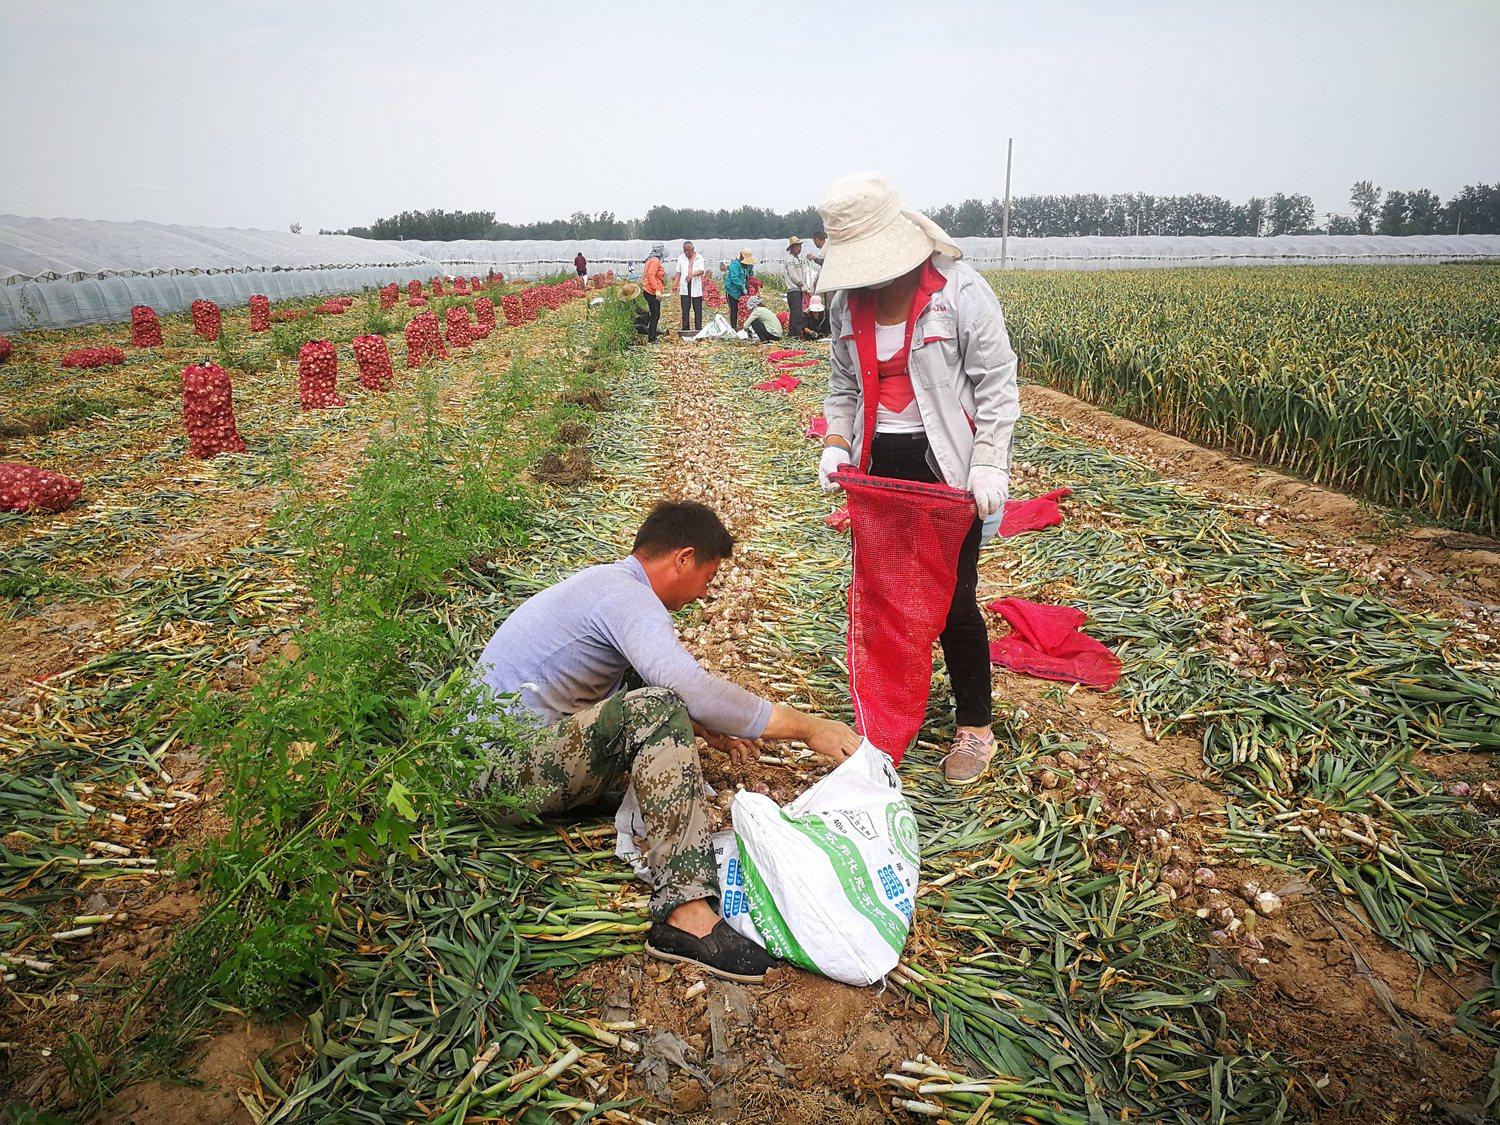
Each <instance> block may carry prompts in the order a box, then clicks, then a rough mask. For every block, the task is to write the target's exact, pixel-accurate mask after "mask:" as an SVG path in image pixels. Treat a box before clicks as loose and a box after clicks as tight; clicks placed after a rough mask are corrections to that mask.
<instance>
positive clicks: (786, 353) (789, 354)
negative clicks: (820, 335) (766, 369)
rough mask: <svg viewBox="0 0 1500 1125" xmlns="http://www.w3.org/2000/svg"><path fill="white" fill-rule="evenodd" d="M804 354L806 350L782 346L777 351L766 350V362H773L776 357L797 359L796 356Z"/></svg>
mask: <svg viewBox="0 0 1500 1125" xmlns="http://www.w3.org/2000/svg"><path fill="white" fill-rule="evenodd" d="M806 354H807V352H806V351H803V350H802V349H800V348H794V349H786V348H783V349H782V350H781V351H779V352H767V353H766V362H767V363H775V362H776V361H777V360H778V359H797V358H798V357H800V356H804V355H806Z"/></svg>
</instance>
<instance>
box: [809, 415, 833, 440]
mask: <svg viewBox="0 0 1500 1125" xmlns="http://www.w3.org/2000/svg"><path fill="white" fill-rule="evenodd" d="M807 436H808V438H809V440H812V441H816V440H817V439H818V438H820V437H827V436H828V419H827V418H813V419H811V420H810V421H809V422H808V423H807Z"/></svg>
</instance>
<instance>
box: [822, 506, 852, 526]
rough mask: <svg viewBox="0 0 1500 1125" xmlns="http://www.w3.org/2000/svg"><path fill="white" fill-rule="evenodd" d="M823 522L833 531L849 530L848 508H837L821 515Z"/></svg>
mask: <svg viewBox="0 0 1500 1125" xmlns="http://www.w3.org/2000/svg"><path fill="white" fill-rule="evenodd" d="M823 522H824V523H825V524H827V525H828V526H829V527H831V528H833V530H834V531H848V530H849V509H848V508H847V507H844V508H837V509H835V510H834V511H832V512H829V513H828V514H827V515H826V516H824V517H823Z"/></svg>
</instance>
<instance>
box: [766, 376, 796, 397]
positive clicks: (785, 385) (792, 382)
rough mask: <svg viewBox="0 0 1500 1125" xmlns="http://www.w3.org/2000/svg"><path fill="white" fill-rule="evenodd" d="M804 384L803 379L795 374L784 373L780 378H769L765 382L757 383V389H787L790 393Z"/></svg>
mask: <svg viewBox="0 0 1500 1125" xmlns="http://www.w3.org/2000/svg"><path fill="white" fill-rule="evenodd" d="M801 385H802V380H801V379H799V378H797V376H795V375H783V376H781V377H780V378H779V379H767V380H766V381H765V382H764V383H756V384H755V389H756V390H757V391H785V392H788V393H790V392H791V391H795V390H796V389H797V388H798V387H799V386H801Z"/></svg>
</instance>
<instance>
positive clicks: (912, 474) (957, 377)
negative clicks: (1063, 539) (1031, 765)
mask: <svg viewBox="0 0 1500 1125" xmlns="http://www.w3.org/2000/svg"><path fill="white" fill-rule="evenodd" d="M819 211H820V212H821V213H822V215H823V225H824V228H825V229H826V230H827V232H828V243H827V245H826V246H824V247H823V250H824V254H825V257H824V261H823V267H822V269H821V270H820V271H819V273H818V280H817V292H818V293H820V294H832V300H831V301H830V302H829V311H828V317H829V329H830V332H831V334H832V337H833V340H832V355H831V363H830V372H829V377H828V399H827V402H826V403H825V404H824V407H823V414H824V416H825V417H826V418H827V419H828V436H827V438H826V439H825V444H824V447H823V455H822V459H821V460H820V462H819V464H818V478H819V481H820V482H821V484H822V485H823V487H824V489H826V490H828V491H836V490H837V488H838V486H837V485H836V484H834V483H832V482H831V481H830V479H829V477H830V476H831V475H832V474H833V473H836V472H837V471H838V470H839V469H840V468H842V467H843V466H844V465H847V464H850V463H851V461H852V462H853V464H854V465H856V466H857V467H859V468H862V469H864V470H865V471H866V472H869V473H870V474H871V475H873V476H881V477H892V478H897V479H900V480H917V481H926V482H929V483H939V482H941V483H944V484H948V485H951V486H952V487H954V488H962V489H967V490H968V491H970V492H972V493H973V494H974V500H975V504H976V505H977V507H978V509H979V518H978V519H976V520H975V521H974V526H973V527H972V528H970V530H969V534H968V537H967V538H966V539H965V540H964V544H963V549H962V551H961V552H960V554H959V560H958V584H957V586H956V587H955V589H954V592H953V604H952V605H951V606H950V607H949V610H948V621H947V624H946V626H945V627H944V629H943V632H942V635H941V637H940V640H941V642H942V646H943V659H944V660H945V662H946V663H947V665H948V675H949V678H950V679H951V680H952V683H953V698H954V708H955V713H956V718H957V725H958V731H957V735H956V736H955V738H954V741H953V748H952V749H951V750H950V751H949V753H948V755H947V757H946V758H945V759H944V761H943V771H944V774H945V775H946V777H947V778H948V780H949V781H950V782H952V783H954V784H967V783H968V782H971V781H975V780H977V779H978V778H979V777H981V776H983V774H984V773H985V771H986V770H987V769H988V768H989V764H990V759H991V758H992V757H993V756H994V753H995V734H994V730H993V729H992V727H991V724H992V722H993V721H994V712H993V705H992V701H991V695H990V646H989V632H988V630H987V629H986V627H985V622H984V614H983V611H981V610H980V608H979V602H978V597H977V590H978V585H979V543H980V534H981V530H982V527H983V521H984V520H985V519H987V518H989V517H991V516H993V515H995V514H996V513H998V512H1000V511H1001V509H1002V508H1003V507H1004V504H1005V498H1006V495H1007V493H1008V491H1009V488H1010V442H1011V434H1012V432H1013V431H1014V430H1015V426H1016V420H1017V419H1018V418H1019V417H1020V416H1021V399H1020V395H1019V393H1018V392H1017V389H1016V353H1015V352H1014V351H1012V350H1011V346H1010V337H1009V335H1008V334H1007V333H1006V331H1005V318H1004V316H1002V315H1001V312H1000V302H999V300H997V299H996V297H995V291H994V290H993V289H991V288H990V286H989V283H988V282H986V281H985V280H984V278H982V277H980V276H979V274H978V273H977V272H976V271H975V270H974V269H973V268H972V267H971V266H969V265H968V263H966V262H963V261H960V260H959V259H960V258H962V256H963V251H961V250H960V249H959V248H958V247H957V246H956V245H954V243H953V241H952V240H951V239H950V238H949V237H948V236H947V235H946V234H944V233H943V231H942V229H941V228H939V227H938V225H937V224H936V223H934V222H933V221H932V220H931V219H929V218H928V217H927V216H926V215H923V214H921V213H920V212H918V211H912V210H910V209H908V208H907V207H906V205H905V204H904V203H902V202H901V198H900V197H899V196H898V195H897V194H896V192H895V191H894V189H892V188H891V186H890V185H889V184H887V183H886V182H885V180H884V179H882V178H881V177H880V176H879V175H877V174H875V173H873V172H861V173H858V174H856V175H853V176H846V177H845V178H844V179H842V180H839V181H838V182H837V183H835V184H834V185H833V186H832V187H830V188H829V189H828V194H827V196H826V197H825V198H824V200H823V205H822V206H821V207H820V208H819Z"/></svg>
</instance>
